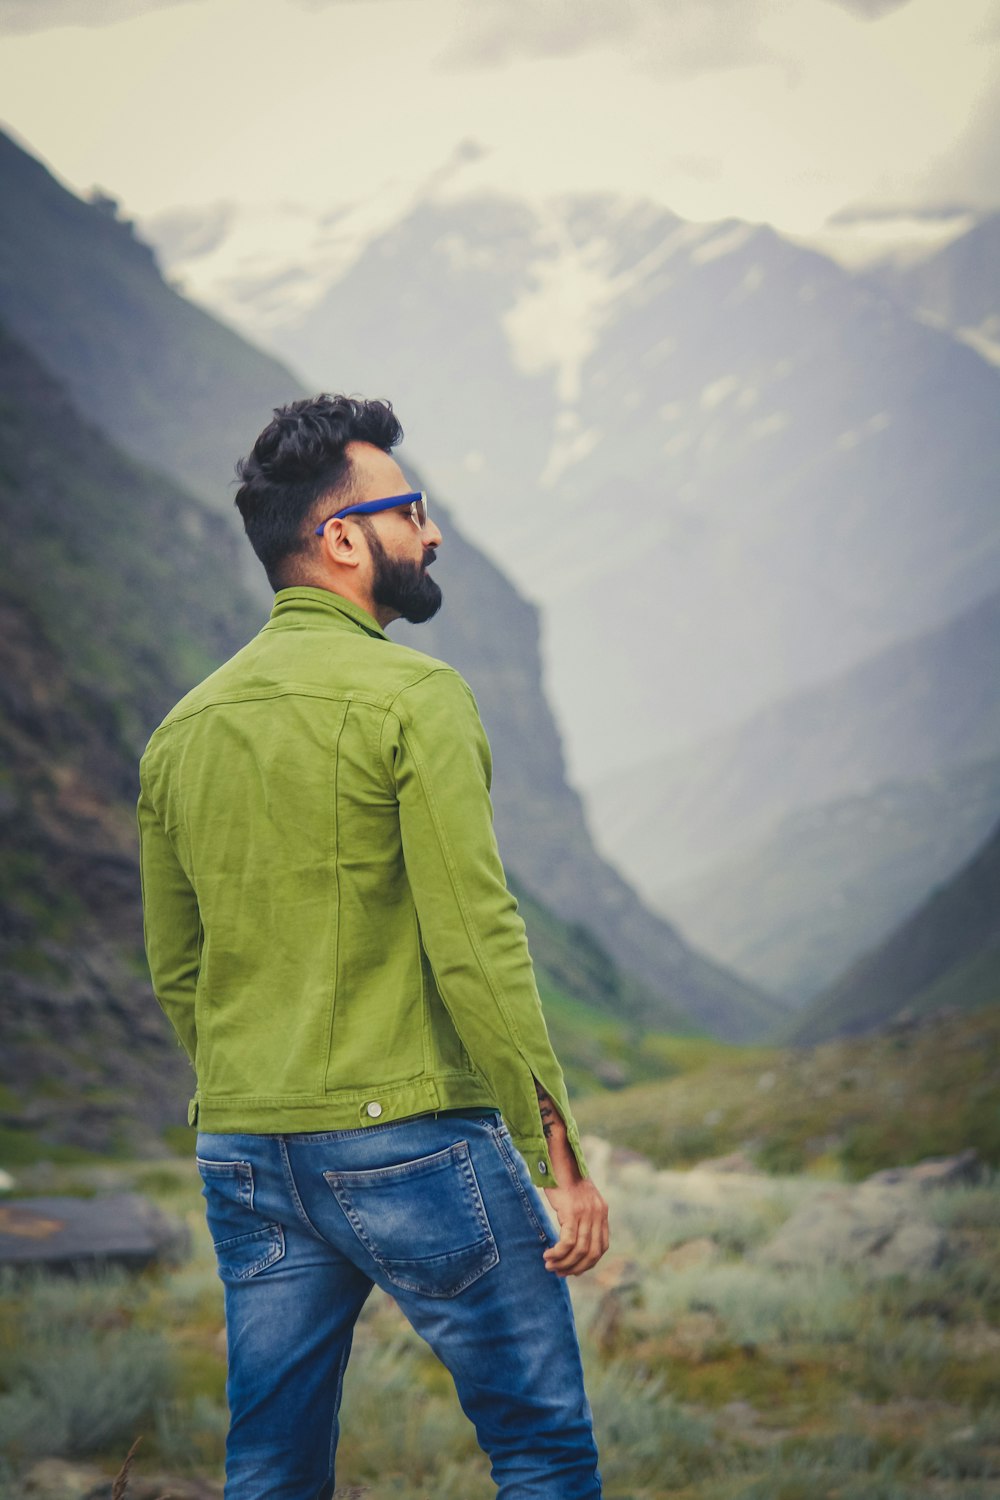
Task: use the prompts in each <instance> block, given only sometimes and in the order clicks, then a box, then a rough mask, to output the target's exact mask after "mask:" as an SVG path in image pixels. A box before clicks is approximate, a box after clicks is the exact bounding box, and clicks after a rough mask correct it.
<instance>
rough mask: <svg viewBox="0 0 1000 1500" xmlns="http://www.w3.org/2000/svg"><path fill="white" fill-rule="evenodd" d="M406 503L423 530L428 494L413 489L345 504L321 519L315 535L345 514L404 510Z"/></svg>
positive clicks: (367, 514) (319, 534)
mask: <svg viewBox="0 0 1000 1500" xmlns="http://www.w3.org/2000/svg"><path fill="white" fill-rule="evenodd" d="M404 505H409V507H410V519H411V521H412V522H413V524H414V525H415V526H417V527H418V528H419V529H420V530H421V531H422V530H423V529H424V526H425V525H426V523H427V496H426V495H425V493H424V491H423V490H411V491H410V492H409V494H408V495H387V496H386V498H385V499H384V500H362V501H361V503H360V504H359V505H345V506H344V508H343V510H335V511H334V512H333V513H332V515H329V516H327V518H326V520H325V521H321V522H320V524H319V525H318V526H317V527H316V529H315V535H316V536H322V535H323V531H324V529H325V527H326V526H327V524H328V523H329V522H330V521H337V520H340V519H341V517H343V516H371V515H374V514H375V512H376V511H378V510H402V508H403V506H404Z"/></svg>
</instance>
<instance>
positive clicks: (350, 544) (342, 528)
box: [321, 516, 364, 568]
mask: <svg viewBox="0 0 1000 1500" xmlns="http://www.w3.org/2000/svg"><path fill="white" fill-rule="evenodd" d="M321 541H322V544H323V549H324V555H325V557H326V559H327V560H328V561H329V562H332V563H336V565H337V566H338V567H341V568H356V567H357V566H358V565H359V563H360V562H361V560H362V557H363V556H364V553H363V551H362V549H361V547H360V545H359V537H358V531H357V528H355V527H353V526H350V525H349V524H348V523H347V522H346V521H344V520H341V518H340V517H339V516H335V517H334V519H333V520H332V521H328V522H327V524H326V525H325V526H324V528H323V535H322V538H321Z"/></svg>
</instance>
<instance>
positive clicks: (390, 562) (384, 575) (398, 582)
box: [365, 517, 441, 625]
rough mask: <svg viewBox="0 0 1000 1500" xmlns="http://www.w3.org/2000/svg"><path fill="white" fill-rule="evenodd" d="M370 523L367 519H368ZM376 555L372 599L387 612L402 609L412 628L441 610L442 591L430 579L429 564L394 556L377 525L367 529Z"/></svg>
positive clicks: (373, 558) (374, 556) (369, 542)
mask: <svg viewBox="0 0 1000 1500" xmlns="http://www.w3.org/2000/svg"><path fill="white" fill-rule="evenodd" d="M365 519H366V520H367V517H365ZM365 532H366V534H367V537H368V545H369V547H370V548H371V554H372V598H373V599H374V601H375V603H376V604H381V605H382V607H383V608H384V609H395V610H398V611H399V613H400V614H401V615H402V617H403V619H404V620H409V622H410V624H411V625H422V624H423V622H424V621H425V620H429V619H430V618H431V616H432V615H436V614H437V612H438V610H439V609H440V608H441V589H440V587H439V585H438V584H437V583H435V581H434V579H433V578H429V577H428V576H427V564H426V563H425V562H411V561H410V560H409V559H408V558H402V557H390V556H389V554H388V552H386V550H385V548H384V547H383V546H382V543H381V542H380V541H379V538H378V535H377V533H376V531H375V528H374V526H366V527H365Z"/></svg>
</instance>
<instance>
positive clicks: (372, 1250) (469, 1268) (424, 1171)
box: [323, 1141, 500, 1297]
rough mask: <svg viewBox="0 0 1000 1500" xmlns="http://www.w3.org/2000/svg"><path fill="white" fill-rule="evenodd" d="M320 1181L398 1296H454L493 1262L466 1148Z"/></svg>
mask: <svg viewBox="0 0 1000 1500" xmlns="http://www.w3.org/2000/svg"><path fill="white" fill-rule="evenodd" d="M323 1176H324V1177H325V1179H326V1181H327V1183H328V1185H329V1187H330V1190H331V1192H332V1193H333V1195H334V1197H335V1198H336V1200H337V1202H338V1203H339V1204H340V1206H341V1208H342V1209H343V1210H344V1213H345V1214H346V1215H347V1218H348V1221H349V1222H350V1224H351V1227H352V1228H353V1230H354V1232H355V1234H356V1235H357V1236H358V1239H359V1240H360V1241H361V1243H362V1244H363V1245H364V1247H365V1249H366V1250H367V1251H368V1253H369V1255H371V1257H372V1259H373V1260H374V1261H375V1262H376V1264H377V1265H378V1266H379V1267H380V1268H381V1270H382V1271H383V1272H384V1273H385V1275H386V1276H387V1277H388V1279H389V1281H391V1282H392V1283H393V1285H394V1286H397V1287H399V1288H400V1290H401V1291H404V1292H418V1293H420V1294H421V1295H422V1296H425V1297H454V1296H457V1294H458V1293H459V1292H461V1291H464V1289H465V1288H466V1287H467V1286H471V1284H472V1283H473V1282H474V1281H477V1280H478V1279H479V1277H480V1276H482V1275H483V1273H484V1272H485V1271H488V1270H489V1269H490V1267H491V1266H495V1265H496V1264H497V1262H498V1261H499V1259H500V1252H499V1250H498V1249H497V1245H496V1241H495V1240H494V1238H493V1231H492V1230H491V1228H490V1223H489V1220H488V1218H487V1217H486V1209H485V1207H484V1205H483V1198H482V1194H481V1192H480V1190H479V1183H478V1181H477V1179H476V1173H475V1168H474V1167H473V1165H472V1158H471V1157H470V1155H469V1147H468V1143H467V1142H466V1141H456V1142H455V1143H454V1144H453V1145H451V1146H448V1147H446V1148H445V1150H443V1151H436V1152H434V1154H433V1155H432V1156H422V1157H419V1158H418V1159H416V1160H415V1161H406V1162H400V1163H398V1164H397V1165H396V1166H392V1167H375V1168H371V1169H369V1170H367V1171H363V1172H324V1173H323Z"/></svg>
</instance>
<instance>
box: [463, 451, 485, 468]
mask: <svg viewBox="0 0 1000 1500" xmlns="http://www.w3.org/2000/svg"><path fill="white" fill-rule="evenodd" d="M485 462H486V455H485V454H483V453H480V451H479V449H478V448H470V450H469V452H468V453H467V454H466V455H465V457H464V458H463V459H462V467H463V468H464V469H466V470H467V471H468V472H469V473H470V474H478V473H479V472H480V470H481V469H482V467H483V465H484V464H485Z"/></svg>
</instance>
